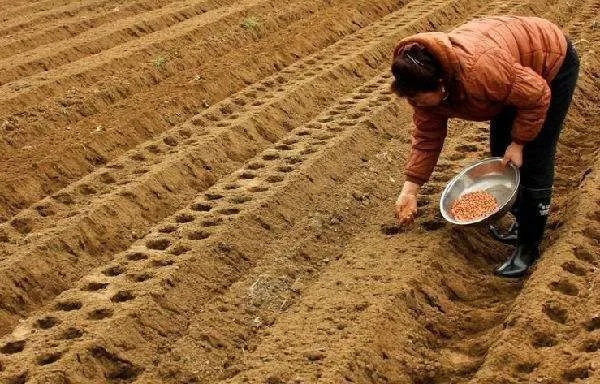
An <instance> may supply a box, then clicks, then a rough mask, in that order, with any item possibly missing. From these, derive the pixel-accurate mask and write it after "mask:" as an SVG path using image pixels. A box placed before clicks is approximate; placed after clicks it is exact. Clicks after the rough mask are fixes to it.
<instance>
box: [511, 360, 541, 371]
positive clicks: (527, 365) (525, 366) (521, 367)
mask: <svg viewBox="0 0 600 384" xmlns="http://www.w3.org/2000/svg"><path fill="white" fill-rule="evenodd" d="M538 365H540V363H534V362H523V363H519V364H517V367H516V368H517V371H518V372H520V373H531V372H533V371H534V370H535V369H536V368H537V367H538Z"/></svg>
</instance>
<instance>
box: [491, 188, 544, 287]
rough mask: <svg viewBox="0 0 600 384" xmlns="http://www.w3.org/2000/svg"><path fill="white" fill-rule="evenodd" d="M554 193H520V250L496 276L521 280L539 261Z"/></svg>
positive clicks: (503, 265)
mask: <svg viewBox="0 0 600 384" xmlns="http://www.w3.org/2000/svg"><path fill="white" fill-rule="evenodd" d="M551 195H552V189H551V188H549V189H528V188H522V189H521V190H520V196H519V200H520V204H519V209H518V211H517V212H516V216H517V223H518V231H517V248H516V249H515V250H514V252H513V253H512V255H511V256H510V257H509V258H508V260H506V261H505V262H504V263H503V264H502V265H500V266H499V267H498V268H496V270H495V273H496V274H497V275H498V276H502V277H521V276H523V275H525V273H527V271H528V270H529V268H530V267H531V266H532V265H533V263H535V261H536V260H537V259H538V258H539V257H540V251H539V246H540V244H541V242H542V238H543V237H544V230H545V229H546V221H547V219H548V211H549V209H550V198H551Z"/></svg>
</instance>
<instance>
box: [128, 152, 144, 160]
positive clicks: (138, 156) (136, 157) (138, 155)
mask: <svg viewBox="0 0 600 384" xmlns="http://www.w3.org/2000/svg"><path fill="white" fill-rule="evenodd" d="M129 158H130V159H131V160H135V161H145V160H146V156H144V154H143V153H140V152H137V153H134V154H132V155H131V156H129Z"/></svg>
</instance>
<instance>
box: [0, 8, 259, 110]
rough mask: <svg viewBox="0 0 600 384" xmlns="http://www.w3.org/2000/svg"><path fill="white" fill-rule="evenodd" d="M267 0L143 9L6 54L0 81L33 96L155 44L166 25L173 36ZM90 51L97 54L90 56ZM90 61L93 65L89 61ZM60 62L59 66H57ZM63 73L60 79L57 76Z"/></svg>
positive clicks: (7, 88)
mask: <svg viewBox="0 0 600 384" xmlns="http://www.w3.org/2000/svg"><path fill="white" fill-rule="evenodd" d="M263 2H264V1H260V0H256V1H245V2H243V1H242V2H240V3H239V4H231V3H232V2H231V1H229V2H227V1H225V2H224V4H225V5H224V6H223V7H218V6H217V7H214V5H213V4H211V3H212V2H210V1H209V2H204V1H191V0H190V1H186V2H176V3H172V4H169V5H166V6H165V7H162V8H159V9H156V10H150V11H148V12H145V13H143V14H142V15H134V16H131V17H128V18H126V19H123V20H117V21H115V22H114V23H112V24H110V25H104V26H100V27H98V28H95V29H93V30H90V31H88V32H85V33H83V34H81V35H79V36H76V37H73V38H69V39H66V40H57V41H54V42H52V43H50V44H47V45H44V46H42V47H40V48H39V49H36V50H32V51H28V52H25V53H23V54H17V55H13V56H11V57H8V58H5V59H3V60H0V65H1V66H2V67H0V68H1V69H0V84H3V86H2V89H3V90H4V91H7V92H10V93H11V94H6V95H4V96H5V97H3V98H2V100H11V99H14V98H15V96H17V97H16V99H18V95H19V94H23V93H25V94H28V95H29V100H31V96H30V95H31V91H32V89H31V88H34V89H35V88H39V87H41V86H43V85H47V84H48V83H50V82H57V83H59V84H61V85H64V83H65V82H64V78H65V77H66V76H69V77H74V76H75V74H77V75H79V76H78V78H77V80H78V81H82V80H83V79H82V78H81V77H80V76H81V75H80V73H79V72H81V71H88V73H89V74H91V71H90V70H91V69H92V68H89V67H90V66H93V69H94V71H96V72H97V71H98V70H99V68H98V66H99V65H106V64H107V62H110V61H113V60H115V59H120V60H121V61H120V62H123V61H122V60H123V59H124V58H125V57H127V56H129V55H133V54H134V53H139V52H140V51H143V50H148V49H149V48H151V47H152V46H155V45H156V40H157V36H159V35H160V34H161V31H162V30H163V29H165V30H168V33H167V34H166V37H167V40H170V39H173V36H177V35H180V36H181V35H186V34H189V33H190V32H192V31H194V30H195V29H199V28H206V26H207V24H212V23H214V22H215V21H218V20H219V19H222V18H231V17H232V15H236V14H239V13H241V12H243V11H246V10H247V9H248V11H250V12H252V11H253V9H252V8H251V7H252V6H259V5H260V4H261V3H263ZM207 3H208V4H207ZM218 4H219V3H217V5H218ZM211 5H213V6H211ZM207 8H208V9H207ZM254 11H258V9H254ZM230 27H231V26H230ZM111 49H112V50H111ZM101 52H105V53H104V56H105V60H99V57H98V56H96V55H97V54H98V53H101ZM90 55H95V57H93V58H92V57H88V56H90ZM88 61H89V62H90V63H89V65H88V63H86V62H88ZM74 62H77V63H74ZM68 64H71V65H68ZM59 67H60V70H57V68H59ZM40 72H43V75H38V76H37V77H36V76H34V75H36V74H38V73H40ZM59 78H60V79H62V81H57V80H58V79H59ZM73 80H74V79H73ZM31 84H35V85H34V87H31ZM71 84H72V83H71ZM23 85H25V87H24V86H23ZM46 88H47V87H46ZM59 89H65V88H62V87H58V88H57V89H56V90H55V91H58V90H59ZM11 91H12V92H11ZM13 105H14V104H13Z"/></svg>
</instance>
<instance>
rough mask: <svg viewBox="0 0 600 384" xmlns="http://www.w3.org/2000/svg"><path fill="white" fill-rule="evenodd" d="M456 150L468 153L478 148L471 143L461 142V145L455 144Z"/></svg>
mask: <svg viewBox="0 0 600 384" xmlns="http://www.w3.org/2000/svg"><path fill="white" fill-rule="evenodd" d="M454 149H455V150H456V151H457V152H460V153H470V152H477V151H478V150H479V149H478V148H477V146H475V145H473V144H462V145H457V146H456V147H455V148H454Z"/></svg>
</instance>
